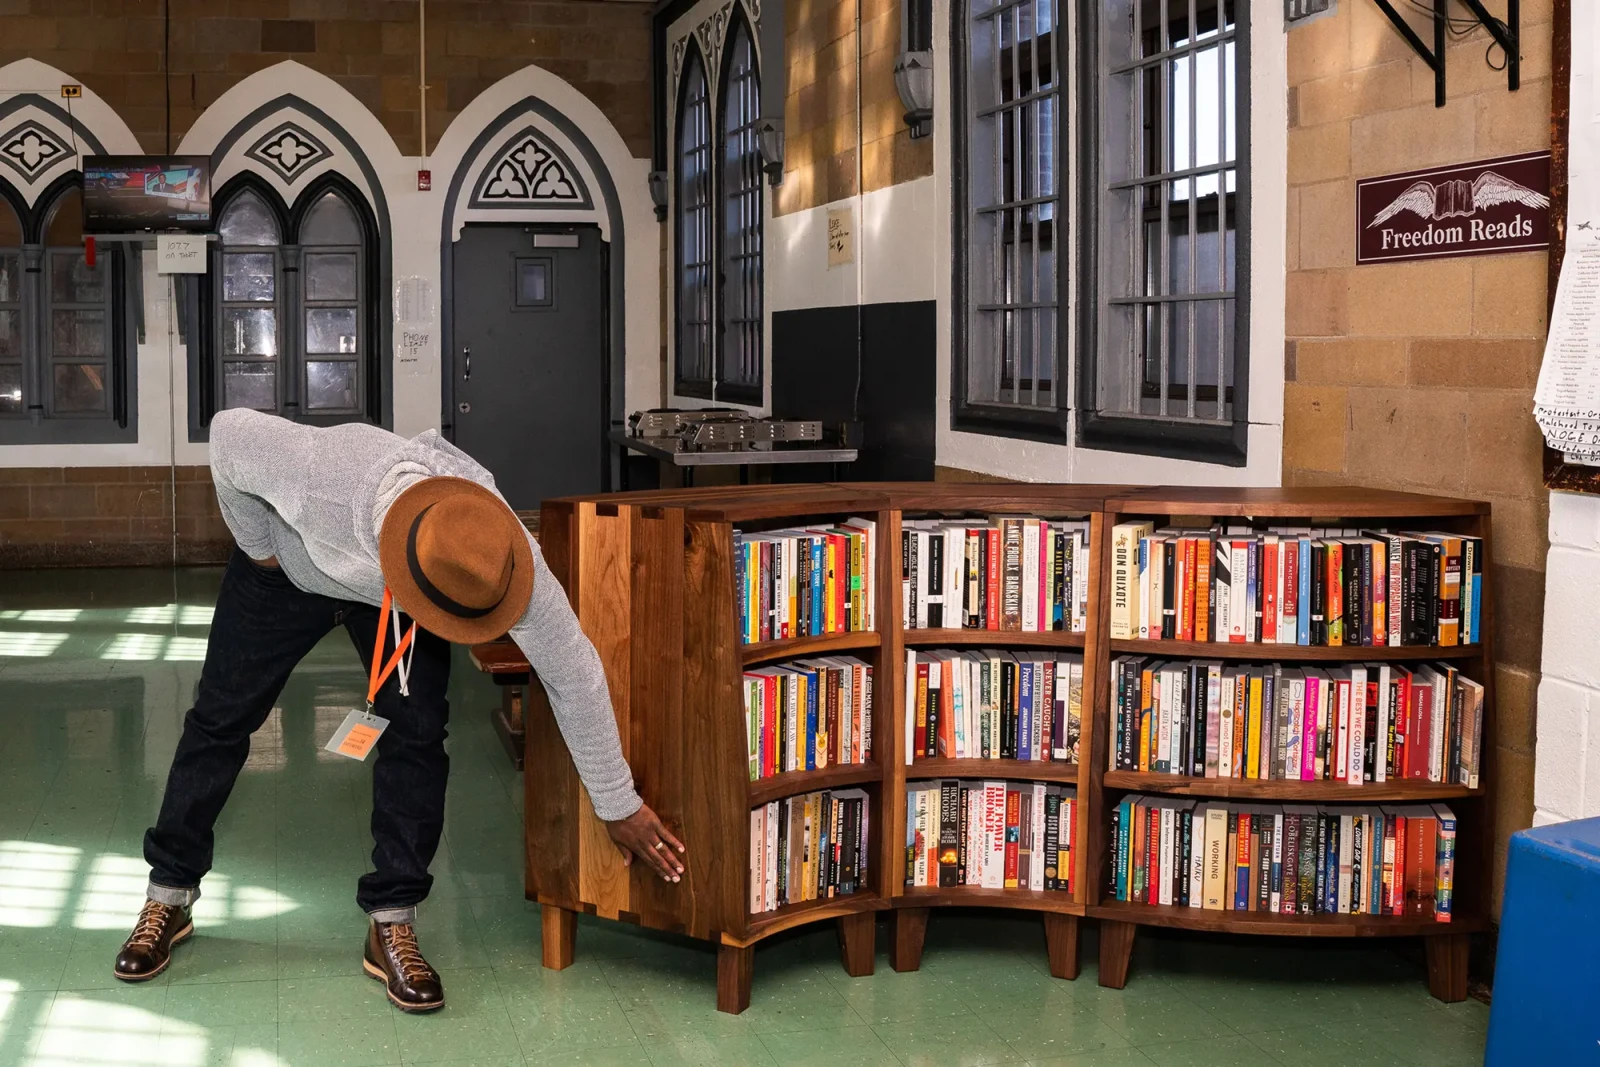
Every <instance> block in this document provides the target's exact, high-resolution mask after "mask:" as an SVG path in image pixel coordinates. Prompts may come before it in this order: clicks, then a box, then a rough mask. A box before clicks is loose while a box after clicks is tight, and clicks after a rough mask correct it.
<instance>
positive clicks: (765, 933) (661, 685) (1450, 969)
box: [485, 483, 1496, 1012]
mask: <svg viewBox="0 0 1600 1067" xmlns="http://www.w3.org/2000/svg"><path fill="white" fill-rule="evenodd" d="M1000 515H1033V516H1039V517H1043V518H1049V519H1087V520H1088V522H1089V546H1090V563H1089V567H1090V571H1089V573H1090V576H1091V580H1090V583H1089V605H1088V620H1089V621H1088V629H1087V631H1086V632H1084V633H1071V632H1066V631H1044V632H1014V631H988V630H966V629H943V630H940V629H934V630H928V629H923V630H916V629H912V630H908V629H905V628H904V626H903V620H902V619H901V617H900V612H901V603H900V554H899V545H900V532H901V521H902V517H904V518H906V519H923V518H948V519H953V520H954V519H964V518H969V519H972V520H974V521H977V522H985V523H986V522H987V521H988V520H989V518H991V517H994V516H1000ZM849 516H863V517H866V518H870V519H873V520H874V521H876V522H877V524H878V526H877V536H878V545H877V549H878V550H877V571H876V573H875V575H874V577H875V579H876V581H877V598H876V602H875V604H874V608H875V615H876V619H875V624H876V626H875V630H874V631H872V632H862V633H844V634H829V635H825V636H822V637H815V638H813V637H805V638H793V639H788V640H779V641H767V642H762V643H760V644H755V645H744V644H741V643H740V642H739V639H738V638H739V635H738V633H737V610H736V601H735V599H734V589H733V582H734V566H733V534H734V529H735V528H736V527H738V528H740V529H756V530H761V529H779V528H784V527H791V526H799V525H809V524H811V523H813V522H816V521H823V520H829V521H831V520H837V519H842V518H846V517H849ZM1125 517H1127V518H1132V517H1140V518H1151V519H1156V520H1157V521H1158V522H1159V521H1167V520H1174V521H1189V520H1202V519H1203V520H1210V519H1221V520H1224V521H1226V520H1229V519H1237V520H1245V519H1255V520H1261V521H1263V522H1267V521H1270V522H1274V523H1277V522H1283V523H1286V524H1295V525H1301V524H1303V525H1315V526H1323V525H1339V526H1361V527H1371V526H1380V525H1381V526H1386V527H1392V528H1402V529H1451V530H1455V531H1457V532H1460V533H1464V534H1470V535H1472V536H1476V537H1481V538H1482V539H1483V541H1484V547H1485V557H1486V562H1485V577H1486V581H1485V588H1484V601H1483V606H1482V611H1481V618H1482V620H1483V621H1482V625H1483V627H1484V635H1483V640H1482V641H1481V642H1480V643H1478V644H1475V645H1469V646H1460V647H1455V648H1424V647H1410V646H1402V647H1400V648H1388V647H1378V648H1372V647H1359V648H1356V647H1349V648H1320V647H1318V648H1307V647H1303V646H1297V645H1276V644H1223V643H1210V642H1206V643H1182V642H1171V641H1155V642H1147V641H1123V640H1116V641H1113V640H1110V639H1109V632H1110V625H1109V623H1110V611H1109V599H1110V598H1109V591H1110V588H1111V580H1110V579H1111V566H1110V556H1109V544H1110V536H1111V528H1112V527H1113V526H1114V525H1115V524H1116V523H1117V522H1120V521H1123V520H1124V518H1125ZM1488 519H1489V509H1488V506H1487V505H1485V504H1481V503H1478V502H1474V501H1461V500H1450V499H1446V498H1441V497H1431V496H1421V495H1416V494H1406V493H1386V492H1378V491H1370V490H1361V489H1329V488H1316V489H1199V488H1191V487H1176V488H1173V487H1168V488H1162V489H1137V488H1130V487H1125V486H1070V485H1037V484H1028V485H1003V484H961V483H914V484H901V483H863V484H850V485H832V484H819V485H801V486H752V487H719V488H707V489H685V490H665V491H659V492H645V493H623V494H612V495H608V496H595V497H580V498H568V499H563V500H554V501H549V502H547V503H546V504H545V506H544V509H543V511H542V513H541V521H540V540H541V547H542V549H543V552H544V555H545V559H546V561H547V562H548V563H549V565H550V568H551V570H552V572H553V573H554V574H555V576H556V578H557V580H558V581H560V582H561V583H562V585H563V587H564V588H565V589H566V591H567V594H568V598H569V600H570V601H571V603H572V605H573V607H574V609H575V611H576V612H577V615H578V618H579V621H580V623H581V624H582V626H583V628H584V631H585V632H586V633H587V634H588V635H589V637H590V638H591V640H593V641H594V643H595V646H596V649H597V650H598V651H599V654H600V658H601V661H602V663H603V664H604V666H605V670H606V674H607V679H608V681H609V683H610V688H611V695H612V700H613V704H614V707H615V712H616V716H617V723H618V728H619V733H620V735H621V739H622V744H623V747H624V751H625V754H626V755H627V757H628V759H629V762H630V764H631V766H632V768H633V770H634V775H635V778H636V782H637V785H638V787H639V790H640V792H641V794H643V795H644V796H645V797H646V799H647V800H648V801H649V803H650V804H651V805H652V807H654V808H655V809H656V811H657V812H658V813H660V814H661V816H662V817H663V819H665V820H666V821H667V822H668V824H669V825H671V826H672V827H673V828H674V830H675V832H679V834H680V836H681V837H682V838H683V839H684V841H685V843H686V844H687V846H688V854H687V857H686V859H687V871H686V873H685V875H684V878H683V880H682V881H681V882H679V883H677V884H671V883H665V882H662V881H660V880H659V879H658V878H655V877H654V876H653V875H650V874H649V873H648V872H647V871H645V869H644V867H643V865H642V864H633V865H632V866H630V867H624V866H623V865H622V863H621V860H620V856H619V855H618V853H617V850H616V847H615V846H614V845H613V844H612V843H611V841H610V839H609V838H608V837H607V835H606V832H605V828H604V825H603V824H602V823H600V822H599V821H598V820H597V819H596V818H595V816H594V813H593V810H592V808H591V807H590V805H589V801H588V798H587V795H586V794H585V793H584V791H583V788H582V786H581V784H580V783H579V781H578V778H577V774H576V771H575V769H574V768H573V766H572V762H571V758H570V756H569V755H568V753H567V751H566V748H565V746H564V745H563V744H562V743H561V740H560V734H559V731H558V730H557V729H556V726H555V722H554V718H553V716H552V714H551V712H550V709H549V706H548V704H547V702H546V701H545V698H544V693H543V690H542V688H541V687H540V686H537V685H530V686H529V687H528V690H529V691H528V696H527V699H526V701H525V705H526V707H525V714H524V720H525V729H526V750H525V752H526V763H527V767H528V771H529V773H528V774H526V775H525V777H524V787H525V789H526V810H527V812H528V813H529V815H530V818H528V819H527V820H526V829H525V834H526V857H527V858H526V885H527V895H528V897H529V899H532V900H537V901H538V902H539V903H540V904H541V905H542V907H543V914H544V919H543V921H544V932H545V937H544V961H545V963H546V965H547V966H553V967H560V966H565V965H567V964H570V963H571V962H572V960H573V958H574V951H575V945H574V936H575V931H576V922H575V918H576V915H577V914H578V913H579V912H588V913H590V914H594V915H598V916H601V917H605V918H611V919H617V920H622V921H627V922H633V923H637V924H640V925H643V926H647V927H650V928H653V929H658V930H666V931H673V932H676V933H681V934H686V935H688V936H691V937H695V938H699V939H703V940H706V941H709V942H711V943H713V944H715V945H717V946H718V1007H719V1008H721V1009H723V1010H726V1011H735V1012H736V1011H740V1010H742V1009H743V1008H744V1007H745V1006H746V1005H747V1004H748V1003H749V996H750V984H751V981H752V980H753V979H752V976H753V973H754V951H755V948H756V946H757V945H759V944H760V942H761V941H763V940H764V939H765V938H768V937H771V936H772V935H774V934H777V933H779V932H781V931H784V930H789V929H793V928H795V927H797V926H802V925H806V924H810V923H817V922H833V923H836V924H837V926H838V930H839V940H840V950H841V951H840V956H841V962H842V964H843V966H844V967H845V969H846V971H847V972H848V973H850V974H868V973H871V970H872V966H873V928H874V924H875V920H876V917H877V915H878V913H879V912H887V913H888V914H889V916H890V918H891V921H892V924H893V931H892V934H893V936H892V937H891V940H890V962H891V965H892V966H894V967H895V968H896V969H897V970H913V969H915V968H916V967H918V966H919V965H920V960H921V955H922V947H923V944H924V941H925V938H926V936H927V932H928V924H929V917H930V916H931V914H932V913H933V912H934V910H936V909H939V908H946V907H980V908H1011V909H1016V910H1019V911H1032V912H1034V913H1036V914H1038V915H1039V916H1040V918H1041V920H1042V922H1043V927H1044V930H1043V932H1044V943H1045V947H1046V950H1047V953H1048V957H1049V963H1050V969H1051V973H1052V974H1055V975H1058V976H1060V977H1063V978H1071V977H1075V976H1076V975H1077V972H1078V935H1079V925H1080V923H1081V921H1082V920H1084V919H1085V918H1087V919H1092V920H1095V921H1097V922H1098V923H1099V924H1100V929H1101V937H1100V981H1101V983H1102V984H1105V985H1112V986H1117V987H1120V986H1121V985H1122V984H1123V982H1124V981H1125V980H1126V977H1127V970H1128V962H1129V959H1130V957H1131V952H1132V947H1133V942H1134V939H1135V935H1136V932H1137V930H1138V928H1139V927H1141V926H1168V927H1181V928H1185V929H1195V930H1204V931H1210V932H1214V933H1225V934H1232V935H1270V936H1294V937H1376V936H1389V937H1413V936H1414V937H1421V938H1423V939H1424V943H1425V945H1426V948H1427V958H1428V964H1429V986H1430V989H1432V990H1433V992H1434V993H1435V995H1436V996H1439V997H1441V999H1446V1000H1458V999H1461V997H1463V996H1465V973H1466V972H1465V963H1466V951H1467V945H1468V940H1469V937H1470V935H1472V934H1473V933H1475V932H1478V931H1480V930H1482V929H1484V928H1485V927H1486V926H1487V922H1488V917H1489V914H1490V912H1489V908H1490V901H1489V895H1490V878H1491V876H1492V870H1493V856H1492V841H1493V837H1492V833H1493V822H1494V814H1495V792H1494V791H1495V786H1496V777H1495V772H1494V766H1493V764H1494V755H1495V749H1494V744H1493V738H1494V736H1495V733H1494V700H1493V684H1494V671H1493V662H1494V640H1493V634H1494V630H1493V617H1494V613H1493V600H1494V595H1495V592H1496V589H1495V585H1494V580H1493V577H1492V574H1491V571H1492V561H1493V552H1492V547H1491V544H1490V541H1489V525H1488ZM496 647H499V646H496ZM939 648H958V649H972V648H999V649H1006V650H1011V651H1017V652H1021V651H1023V650H1041V649H1061V650H1072V651H1074V652H1077V651H1081V653H1082V656H1083V662H1084V708H1083V720H1082V727H1081V733H1080V759H1079V762H1077V763H1073V764H1066V763H1056V762H1039V761H1018V760H980V759H960V760H957V759H915V760H912V761H908V760H907V757H906V742H905V724H906V723H905V715H906V714H907V711H908V709H907V708H906V707H905V667H906V653H907V650H908V649H910V650H916V651H922V650H932V649H939ZM836 654H849V655H853V656H857V657H859V658H861V659H863V660H866V661H867V662H869V663H871V664H872V666H873V670H874V687H873V697H874V699H873V705H874V706H873V758H872V761H871V762H869V763H865V764H861V765H840V766H832V767H828V768H825V769H823V770H820V771H803V772H789V773H785V774H779V775H776V776H773V777H771V778H767V779H762V780H758V781H750V779H749V759H748V742H747V738H746V736H745V732H746V728H745V719H744V712H743V701H742V694H741V691H740V677H741V674H742V672H743V671H744V670H745V669H747V668H749V667H752V666H755V665H765V664H777V663H783V662H787V661H790V660H794V659H803V658H808V657H813V656H823V655H836ZM1122 654H1147V655H1156V656H1162V657H1170V658H1174V659H1180V658H1182V659H1189V658H1192V659H1200V660H1206V659H1217V660H1227V661H1230V662H1257V663H1264V664H1270V663H1273V662H1282V663H1296V664H1318V663H1321V664H1328V665H1331V664H1336V663H1348V662H1396V661H1401V662H1413V661H1415V662H1427V661H1430V660H1449V661H1451V662H1452V663H1453V664H1455V665H1457V666H1459V667H1460V668H1461V670H1462V671H1463V672H1464V673H1466V674H1467V675H1468V676H1469V677H1471V678H1473V679H1474V680H1476V681H1478V682H1480V683H1481V684H1483V686H1484V687H1485V694H1484V695H1485V708H1484V726H1483V737H1484V738H1485V744H1484V747H1483V750H1482V763H1481V768H1480V781H1481V783H1482V788H1480V789H1476V790H1471V789H1465V788H1464V787H1460V786H1449V785H1440V784H1437V783H1429V782H1419V781H1397V782H1389V783H1385V784H1383V785H1376V784H1368V785H1363V786H1359V787H1348V786H1344V785H1342V784H1338V783H1334V782H1298V781H1295V782H1274V781H1253V780H1251V781H1240V780H1226V781H1219V780H1215V779H1197V778H1192V777H1183V776H1177V775H1159V774H1140V773H1137V772H1126V771H1121V772H1112V771H1107V770H1106V769H1105V768H1106V766H1107V760H1108V749H1109V745H1110V743H1111V741H1110V737H1111V734H1110V730H1109V729H1108V727H1109V725H1110V721H1109V714H1110V699H1109V697H1110V693H1109V689H1110V685H1109V678H1110V674H1109V671H1110V663H1111V658H1112V657H1113V656H1115V655H1122ZM490 660H492V661H493V663H494V666H495V669H496V670H500V671H503V672H510V673H512V674H515V673H516V672H517V669H518V668H519V666H520V667H522V668H525V667H526V664H525V663H519V662H517V661H516V657H515V656H509V657H508V656H492V657H488V659H486V660H485V662H486V663H487V662H489V661H490ZM502 661H503V662H502ZM949 778H963V779H983V780H995V779H1004V780H1009V781H1024V782H1025V781H1042V782H1050V783H1060V784H1067V785H1074V786H1076V788H1077V800H1078V805H1077V820H1078V822H1077V827H1076V831H1077V846H1078V847H1077V849H1076V853H1075V856H1074V865H1075V869H1074V871H1073V877H1074V883H1073V884H1074V891H1073V892H1072V893H1070V894H1069V893H1066V892H1056V891H1044V892H1033V891H1029V890H1015V889H1013V890H995V889H983V888H978V887H971V886H963V887H947V888H940V887H909V886H907V885H906V884H905V865H906V849H905V818H906V810H905V809H906V785H907V782H908V781H921V780H940V779H949ZM845 787H850V788H860V789H862V790H864V791H865V792H866V794H867V796H868V798H869V812H870V841H869V849H870V858H869V860H868V870H867V874H866V878H865V879H864V882H863V884H862V886H861V889H860V891H858V892H857V893H855V894H853V895H851V896H848V897H841V898H834V899H828V900H816V901H806V902H804V903H799V904H792V905H788V906H784V907H781V908H779V909H777V910H775V911H771V912H765V913H759V914H750V912H749V911H748V905H749V897H750V894H749V874H748V869H749V862H748V860H749V848H750V846H749V814H750V812H751V810H752V809H753V808H755V807H756V806H758V805H761V804H764V803H767V802H769V801H772V800H775V799H780V798H784V797H790V796H795V795H799V794H802V793H807V792H812V791H815V790H821V789H831V788H845ZM1125 792H1138V793H1146V794H1152V795H1164V796H1178V797H1202V798H1214V799H1240V800H1276V801H1284V802H1300V803H1339V802H1358V803H1393V802H1411V801H1418V802H1420V801H1429V800H1447V801H1449V802H1450V804H1451V806H1452V808H1453V809H1454V810H1455V812H1456V815H1457V820H1458V830H1457V864H1456V871H1457V878H1456V897H1455V915H1454V921H1452V922H1449V923H1440V922H1437V921H1435V920H1434V919H1433V918H1432V917H1431V916H1430V917H1427V918H1426V919H1424V918H1421V917H1417V918H1412V917H1379V916H1309V915H1308V916H1280V915H1271V914H1259V913H1250V912H1246V913H1235V912H1211V911H1205V912H1202V911H1200V910H1198V909H1190V908H1178V907H1152V906H1147V905H1139V904H1124V903H1119V902H1116V901H1114V900H1108V899H1102V898H1103V896H1104V887H1105V884H1106V873H1107V870H1108V867H1107V863H1108V844H1109V843H1108V840H1107V836H1108V835H1107V831H1108V828H1109V813H1110V811H1111V808H1112V807H1113V806H1114V805H1115V804H1116V803H1117V802H1118V800H1119V799H1120V797H1121V795H1122V794H1123V793H1125ZM535 813H536V814H535Z"/></svg>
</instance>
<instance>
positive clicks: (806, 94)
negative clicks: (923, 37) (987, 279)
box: [773, 0, 933, 215]
mask: <svg viewBox="0 0 1600 1067" xmlns="http://www.w3.org/2000/svg"><path fill="white" fill-rule="evenodd" d="M785 6H786V10H785V18H784V53H785V58H786V60H787V62H788V71H789V95H788V99H787V100H786V101H785V102H784V109H783V116H784V117H783V123H784V158H783V184H782V185H780V186H778V188H777V190H776V191H777V197H776V200H775V202H774V205H773V214H775V215H786V214H788V213H790V212H794V211H803V210H805V209H806V208H812V207H817V206H819V205H822V204H827V203H832V202H833V201H836V200H843V199H844V198H846V197H850V196H855V195H856V192H857V188H856V184H857V183H856V179H857V175H856V143H857V129H858V127H859V131H860V142H861V174H860V184H861V189H860V191H861V192H871V191H873V190H875V189H884V188H887V187H888V186H891V185H898V184H899V183H901V182H906V181H910V180H912V179H913V178H921V177H925V176H927V175H930V174H932V173H933V139H932V138H931V137H925V138H922V139H921V140H918V141H913V140H912V139H911V131H910V129H909V127H907V126H906V124H905V120H904V115H905V106H904V105H903V104H901V102H900V94H899V93H898V92H897V91H896V90H895V87H894V61H895V57H896V56H897V55H898V54H899V52H900V4H899V0H857V2H855V3H850V2H845V0H789V2H788V3H787V4H786V5H785ZM858 13H859V15H860V20H861V101H860V112H859V113H858V112H857V110H856V17H857V14H858Z"/></svg>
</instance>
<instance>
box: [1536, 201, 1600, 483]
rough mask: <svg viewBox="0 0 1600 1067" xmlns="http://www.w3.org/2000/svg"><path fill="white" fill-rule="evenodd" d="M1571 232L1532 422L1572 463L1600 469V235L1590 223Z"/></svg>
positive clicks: (1551, 320) (1552, 313)
mask: <svg viewBox="0 0 1600 1067" xmlns="http://www.w3.org/2000/svg"><path fill="white" fill-rule="evenodd" d="M1574 221H1575V225H1573V226H1572V228H1571V229H1570V230H1569V231H1568V232H1569V233H1570V234H1571V235H1572V236H1571V239H1570V240H1569V241H1568V244H1567V251H1566V257H1565V258H1564V259H1563V260H1562V264H1561V280H1560V282H1559V283H1558V284H1557V285H1556V300H1555V307H1554V308H1552V309H1551V314H1550V334H1549V337H1548V338H1547V339H1546V341H1545V347H1544V363H1543V364H1542V365H1541V366H1540V368H1539V384H1538V387H1537V388H1536V389H1535V390H1534V393H1533V417H1534V419H1536V420H1537V421H1538V423H1539V429H1540V430H1542V431H1543V432H1544V439H1545V441H1546V442H1547V443H1548V444H1549V445H1550V447H1551V448H1553V449H1556V450H1557V451H1559V452H1560V453H1561V454H1562V458H1564V459H1565V460H1566V461H1567V462H1568V463H1584V464H1589V465H1595V466H1600V235H1597V234H1596V232H1595V231H1594V230H1593V229H1592V227H1591V225H1590V224H1589V223H1586V222H1584V223H1576V220H1574Z"/></svg>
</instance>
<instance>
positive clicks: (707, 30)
mask: <svg viewBox="0 0 1600 1067" xmlns="http://www.w3.org/2000/svg"><path fill="white" fill-rule="evenodd" d="M735 3H738V4H739V5H740V6H741V7H743V9H744V14H745V17H746V18H748V19H749V20H750V25H751V27H755V26H758V25H760V22H761V0H729V2H728V3H725V4H723V5H722V6H721V7H718V8H715V9H713V10H712V11H711V13H710V14H708V15H707V16H706V17H705V18H703V19H701V20H700V21H699V22H698V23H696V24H695V25H694V26H692V27H690V28H689V29H686V30H684V32H683V33H681V34H679V35H678V37H677V38H676V39H675V40H674V41H673V42H672V92H673V99H676V98H677V92H678V79H679V76H680V75H682V73H683V57H684V50H685V48H687V46H688V43H689V38H690V37H694V38H696V39H697V40H698V41H699V43H700V58H701V59H702V60H703V61H704V62H705V65H706V86H707V88H708V89H710V91H711V95H712V97H713V99H715V98H716V97H717V95H718V92H719V85H718V83H719V81H720V80H721V70H722V49H723V46H724V45H725V44H727V41H728V30H729V28H730V27H731V26H732V25H733V8H734V4H735ZM686 17H690V16H686ZM678 24H679V25H681V23H678ZM753 39H754V38H753ZM760 55H761V53H760V46H759V41H758V42H757V48H756V61H757V63H759V62H760ZM676 120H677V116H676V115H675V114H674V115H673V124H674V125H675V124H676Z"/></svg>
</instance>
